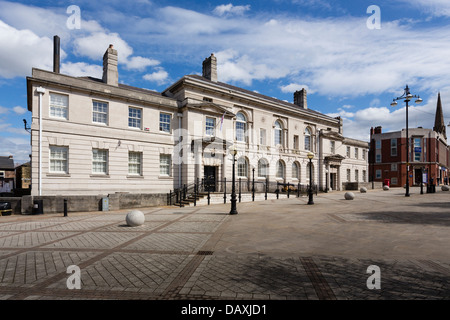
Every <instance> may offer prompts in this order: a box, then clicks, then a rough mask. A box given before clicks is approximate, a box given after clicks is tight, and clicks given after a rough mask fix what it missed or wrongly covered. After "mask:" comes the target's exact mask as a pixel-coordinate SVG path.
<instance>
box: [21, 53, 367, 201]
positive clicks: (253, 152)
mask: <svg viewBox="0 0 450 320" xmlns="http://www.w3.org/2000/svg"><path fill="white" fill-rule="evenodd" d="M103 66H104V74H103V78H102V79H94V78H90V77H71V76H67V75H63V74H60V73H59V68H55V69H54V70H53V72H50V71H44V70H39V69H33V70H32V76H31V77H28V78H27V85H28V110H29V111H31V112H32V126H31V129H32V132H31V133H32V140H31V141H32V195H88V194H90V195H92V194H111V193H117V192H127V193H167V192H169V191H170V190H173V189H175V188H178V187H180V186H183V185H185V184H186V185H188V184H191V183H193V182H195V181H197V179H202V178H204V177H208V178H211V179H213V180H215V181H216V184H215V185H214V187H216V186H217V188H220V185H219V183H218V182H220V181H223V180H224V179H227V180H228V181H230V180H231V172H232V163H233V161H232V156H231V155H230V152H229V149H230V147H231V146H234V147H235V148H237V150H238V153H237V155H236V161H237V162H236V175H237V177H238V178H241V181H244V183H245V182H247V185H248V182H249V181H250V179H252V178H253V174H255V180H256V181H257V182H259V183H261V184H264V183H266V181H270V182H272V183H274V182H281V183H287V182H289V183H293V184H299V183H300V184H305V185H306V184H308V183H309V181H310V177H309V169H308V168H309V159H308V157H307V154H308V152H312V153H314V158H313V160H312V172H313V175H312V177H313V179H312V180H313V183H314V184H317V185H318V186H319V188H320V189H323V190H324V189H328V190H330V189H333V190H341V189H343V188H345V185H346V184H347V183H348V182H360V183H363V182H366V181H367V180H368V169H367V168H368V161H367V159H368V157H367V152H368V147H369V145H368V143H367V142H363V141H359V140H354V139H349V138H346V137H344V136H343V123H342V120H341V119H340V118H333V117H329V116H327V115H324V114H321V113H319V112H316V111H313V110H310V109H308V106H307V96H306V90H304V89H303V90H301V91H298V92H296V93H295V94H294V103H288V102H285V101H281V100H278V99H274V98H271V97H268V96H265V95H262V94H259V93H255V92H252V91H248V90H245V89H242V88H239V87H235V86H231V85H229V84H226V83H222V82H219V81H218V74H217V59H216V57H215V56H214V55H213V54H212V55H211V56H210V57H208V58H207V59H205V60H204V62H203V75H202V76H199V75H186V76H184V77H183V78H181V79H180V80H178V81H176V82H175V83H174V84H173V85H171V86H170V87H168V88H167V89H166V90H164V91H163V92H154V91H150V90H145V89H141V88H136V87H131V86H127V85H123V84H121V83H120V82H119V80H118V69H117V51H116V50H115V49H114V48H113V47H112V46H110V47H109V48H108V49H107V51H106V52H105V55H104V58H103ZM217 191H219V190H217Z"/></svg>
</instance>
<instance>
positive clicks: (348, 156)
mask: <svg viewBox="0 0 450 320" xmlns="http://www.w3.org/2000/svg"><path fill="white" fill-rule="evenodd" d="M347 158H350V147H347Z"/></svg>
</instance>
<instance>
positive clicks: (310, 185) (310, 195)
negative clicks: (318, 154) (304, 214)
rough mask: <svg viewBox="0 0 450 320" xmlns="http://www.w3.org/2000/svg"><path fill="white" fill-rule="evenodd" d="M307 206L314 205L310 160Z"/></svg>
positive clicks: (310, 162)
mask: <svg viewBox="0 0 450 320" xmlns="http://www.w3.org/2000/svg"><path fill="white" fill-rule="evenodd" d="M308 204H314V201H313V191H312V159H309V200H308Z"/></svg>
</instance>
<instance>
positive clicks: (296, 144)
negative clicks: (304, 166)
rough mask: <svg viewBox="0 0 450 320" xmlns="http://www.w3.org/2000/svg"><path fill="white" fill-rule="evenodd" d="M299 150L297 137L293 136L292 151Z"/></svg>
mask: <svg viewBox="0 0 450 320" xmlns="http://www.w3.org/2000/svg"><path fill="white" fill-rule="evenodd" d="M299 148H300V144H299V137H298V136H296V135H295V136H294V149H295V150H298V149H299Z"/></svg>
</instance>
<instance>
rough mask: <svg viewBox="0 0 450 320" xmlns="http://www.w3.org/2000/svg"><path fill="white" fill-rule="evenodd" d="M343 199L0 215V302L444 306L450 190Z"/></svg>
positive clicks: (449, 286) (448, 289) (449, 291)
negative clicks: (77, 274) (76, 285)
mask: <svg viewBox="0 0 450 320" xmlns="http://www.w3.org/2000/svg"><path fill="white" fill-rule="evenodd" d="M343 195H344V193H342V192H341V193H339V192H332V193H328V194H320V195H319V196H317V197H315V198H314V201H315V204H314V205H313V206H308V205H307V204H306V203H307V199H305V198H295V197H291V198H290V199H283V200H268V201H260V202H246V203H238V211H239V214H238V215H235V216H230V215H229V214H228V213H229V210H230V206H229V204H226V205H224V204H218V205H212V206H202V207H188V208H174V207H160V208H144V209H142V211H143V212H144V214H145V218H146V222H145V224H144V225H142V226H140V227H136V228H131V227H128V226H126V223H125V217H126V213H127V211H124V210H121V211H116V212H107V213H105V212H97V213H69V217H63V216H62V215H53V214H52V215H45V214H44V215H40V216H8V217H1V219H0V300H86V299H88V300H130V299H131V300H227V301H228V300H264V301H265V300H274V301H275V300H276V301H280V300H281V301H291V300H335V299H336V300H391V299H392V300H405V299H406V300H410V299H411V300H413V299H415V300H441V299H450V283H449V282H450V250H449V249H448V243H450V232H449V231H450V206H449V204H450V193H445V192H437V193H435V194H426V195H420V194H419V193H418V190H417V189H414V188H412V189H411V197H410V198H406V197H404V190H402V189H391V190H390V191H389V192H385V191H376V190H369V191H368V192H367V193H366V194H359V193H355V199H354V200H352V201H347V200H344V197H343ZM69 266H78V267H79V268H80V271H81V278H80V281H81V289H79V290H77V289H72V290H71V289H69V288H68V286H67V280H68V279H69V277H70V276H71V275H72V274H70V273H67V268H68V267H69ZM369 266H377V267H378V268H379V270H380V285H381V288H380V289H370V288H369V287H368V278H369V277H370V276H371V273H370V272H368V267H369Z"/></svg>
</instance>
